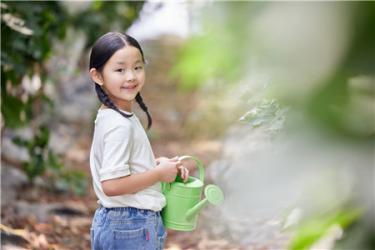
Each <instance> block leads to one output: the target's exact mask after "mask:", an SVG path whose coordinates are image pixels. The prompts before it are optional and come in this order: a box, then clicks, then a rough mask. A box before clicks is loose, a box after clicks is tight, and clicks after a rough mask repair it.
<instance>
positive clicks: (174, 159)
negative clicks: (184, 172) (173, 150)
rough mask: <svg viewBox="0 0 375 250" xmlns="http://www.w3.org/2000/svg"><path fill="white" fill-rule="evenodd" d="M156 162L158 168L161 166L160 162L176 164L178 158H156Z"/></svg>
mask: <svg viewBox="0 0 375 250" xmlns="http://www.w3.org/2000/svg"><path fill="white" fill-rule="evenodd" d="M155 161H156V166H157V165H159V164H160V162H163V161H173V162H176V161H178V156H175V157H173V158H167V157H164V156H162V157H159V158H156V159H155Z"/></svg>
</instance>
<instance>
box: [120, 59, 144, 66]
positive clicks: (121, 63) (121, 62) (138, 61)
mask: <svg viewBox="0 0 375 250" xmlns="http://www.w3.org/2000/svg"><path fill="white" fill-rule="evenodd" d="M140 62H142V60H137V61H135V62H134V64H136V63H140ZM117 64H119V65H125V64H126V63H125V62H123V61H119V62H117Z"/></svg>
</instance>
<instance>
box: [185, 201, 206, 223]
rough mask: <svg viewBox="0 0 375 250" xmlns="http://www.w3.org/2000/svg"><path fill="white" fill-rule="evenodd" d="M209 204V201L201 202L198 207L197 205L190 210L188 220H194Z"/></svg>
mask: <svg viewBox="0 0 375 250" xmlns="http://www.w3.org/2000/svg"><path fill="white" fill-rule="evenodd" d="M207 202H208V200H207V199H204V200H201V201H200V202H198V203H197V205H195V206H194V207H192V208H190V209H189V210H188V211H187V212H186V220H188V221H189V220H191V219H192V218H194V217H195V216H196V215H197V214H198V213H199V212H200V211H201V210H202V209H203V208H204V207H205V206H206V205H207Z"/></svg>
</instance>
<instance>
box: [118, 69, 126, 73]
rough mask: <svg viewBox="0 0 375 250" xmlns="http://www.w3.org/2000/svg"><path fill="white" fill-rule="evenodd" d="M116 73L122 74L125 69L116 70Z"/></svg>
mask: <svg viewBox="0 0 375 250" xmlns="http://www.w3.org/2000/svg"><path fill="white" fill-rule="evenodd" d="M116 72H120V73H124V72H125V69H117V70H116Z"/></svg>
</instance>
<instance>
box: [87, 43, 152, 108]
mask: <svg viewBox="0 0 375 250" xmlns="http://www.w3.org/2000/svg"><path fill="white" fill-rule="evenodd" d="M92 70H94V71H95V72H93V73H92V78H93V80H94V81H95V82H96V83H98V84H99V85H101V86H102V87H103V88H104V89H105V91H106V92H107V94H108V96H109V97H110V98H111V100H112V102H113V103H114V104H115V105H116V106H117V107H118V108H120V109H123V110H126V111H131V108H132V102H133V100H134V99H135V96H136V95H137V93H138V92H140V91H141V89H142V87H143V85H144V83H145V79H146V77H145V70H144V63H143V60H142V55H141V53H140V51H139V50H138V49H137V48H135V47H132V46H125V47H123V48H122V49H119V50H117V51H116V52H115V53H114V54H113V55H112V57H111V58H110V59H109V60H108V61H107V62H106V64H105V65H104V67H103V70H102V73H101V74H100V73H99V72H97V71H96V70H95V69H92ZM90 73H91V72H90Z"/></svg>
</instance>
